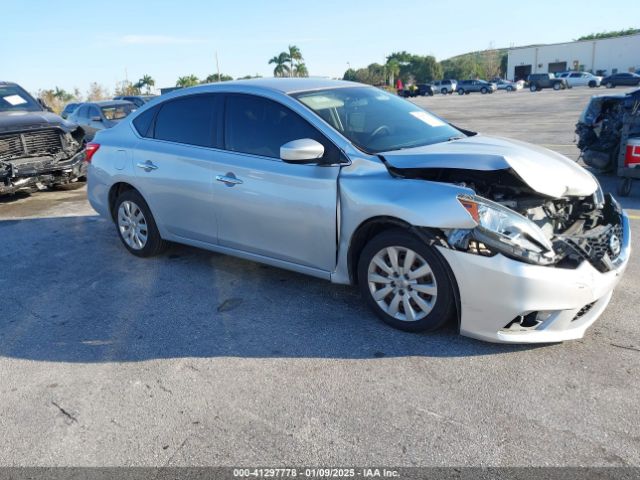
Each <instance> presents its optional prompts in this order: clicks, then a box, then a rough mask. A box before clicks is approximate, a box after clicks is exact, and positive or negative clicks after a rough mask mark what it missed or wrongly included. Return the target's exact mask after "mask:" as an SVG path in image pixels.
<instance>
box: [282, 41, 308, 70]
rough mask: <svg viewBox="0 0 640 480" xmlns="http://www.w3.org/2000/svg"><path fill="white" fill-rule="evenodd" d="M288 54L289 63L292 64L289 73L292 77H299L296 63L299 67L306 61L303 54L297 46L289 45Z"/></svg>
mask: <svg viewBox="0 0 640 480" xmlns="http://www.w3.org/2000/svg"><path fill="white" fill-rule="evenodd" d="M287 54H288V55H289V63H290V66H289V73H290V75H292V76H298V75H296V66H295V65H294V63H295V64H297V65H299V64H300V62H302V61H303V60H304V58H302V52H301V51H300V49H299V48H298V47H296V46H295V45H289V51H288V52H287ZM305 69H306V67H305Z"/></svg>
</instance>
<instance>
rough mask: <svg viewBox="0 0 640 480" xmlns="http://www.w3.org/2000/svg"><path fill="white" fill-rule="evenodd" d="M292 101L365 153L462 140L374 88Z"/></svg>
mask: <svg viewBox="0 0 640 480" xmlns="http://www.w3.org/2000/svg"><path fill="white" fill-rule="evenodd" d="M293 97H295V98H296V99H298V100H299V101H300V102H302V103H303V104H304V105H306V106H307V107H309V108H310V109H311V110H313V111H314V112H315V113H316V114H318V115H319V116H320V117H322V119H323V120H325V121H326V122H327V123H328V124H329V125H331V126H332V127H333V128H335V129H336V130H337V131H338V132H340V133H341V134H342V135H344V136H345V137H346V138H348V139H349V140H350V141H351V142H352V143H353V144H354V145H356V146H357V147H358V148H360V149H361V150H364V151H365V152H368V153H379V152H386V151H390V150H399V149H403V148H412V147H419V146H422V145H430V144H432V143H439V142H445V141H447V140H449V139H451V138H453V137H464V134H463V133H462V132H460V131H459V130H457V129H455V128H454V127H452V126H451V125H449V124H448V123H446V122H445V121H444V120H442V119H440V118H439V117H436V116H435V115H433V114H432V113H429V112H427V111H425V110H422V109H421V108H420V107H418V106H416V105H414V104H413V103H411V102H408V101H406V100H402V99H400V98H399V97H397V96H395V95H391V94H389V93H387V92H385V91H383V90H379V89H377V88H371V87H353V88H338V89H331V90H319V91H313V92H302V93H297V94H293Z"/></svg>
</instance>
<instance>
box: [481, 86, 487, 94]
mask: <svg viewBox="0 0 640 480" xmlns="http://www.w3.org/2000/svg"><path fill="white" fill-rule="evenodd" d="M488 91H489V90H487V88H486V87H482V88H481V89H480V93H481V94H483V95H486V93H487V92H488Z"/></svg>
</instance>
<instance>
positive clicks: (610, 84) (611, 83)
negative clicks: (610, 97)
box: [606, 82, 615, 88]
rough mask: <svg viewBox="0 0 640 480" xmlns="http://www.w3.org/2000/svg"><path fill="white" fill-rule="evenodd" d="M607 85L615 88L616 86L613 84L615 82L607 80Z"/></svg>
mask: <svg viewBox="0 0 640 480" xmlns="http://www.w3.org/2000/svg"><path fill="white" fill-rule="evenodd" d="M606 87H607V88H613V87H615V85H614V84H613V82H607V85H606Z"/></svg>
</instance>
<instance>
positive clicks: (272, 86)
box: [172, 78, 373, 94]
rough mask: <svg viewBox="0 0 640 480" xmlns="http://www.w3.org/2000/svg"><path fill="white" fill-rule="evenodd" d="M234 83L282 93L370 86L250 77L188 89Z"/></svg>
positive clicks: (204, 88) (208, 87)
mask: <svg viewBox="0 0 640 480" xmlns="http://www.w3.org/2000/svg"><path fill="white" fill-rule="evenodd" d="M234 85H237V86H243V87H254V88H260V89H265V90H272V91H277V92H280V93H284V94H290V93H296V92H305V91H309V90H324V89H329V88H346V87H370V85H364V84H362V83H356V82H347V81H344V80H332V79H328V78H252V79H249V80H233V81H229V82H216V83H207V84H203V85H198V86H196V87H191V88H190V90H192V91H194V90H202V91H214V90H217V89H224V88H226V87H228V86H234ZM372 88H373V87H372ZM180 90H182V89H180ZM180 90H177V91H180ZM172 93H173V92H172Z"/></svg>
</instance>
